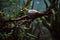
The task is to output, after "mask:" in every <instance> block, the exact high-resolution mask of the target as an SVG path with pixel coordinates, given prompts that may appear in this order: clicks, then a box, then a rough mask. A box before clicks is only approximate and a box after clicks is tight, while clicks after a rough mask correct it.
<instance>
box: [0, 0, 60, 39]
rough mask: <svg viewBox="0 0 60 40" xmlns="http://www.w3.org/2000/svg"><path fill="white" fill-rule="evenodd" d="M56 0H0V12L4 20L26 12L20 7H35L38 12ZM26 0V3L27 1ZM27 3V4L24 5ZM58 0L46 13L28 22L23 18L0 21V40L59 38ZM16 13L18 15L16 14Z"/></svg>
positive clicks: (59, 16) (59, 14) (59, 13)
mask: <svg viewBox="0 0 60 40" xmlns="http://www.w3.org/2000/svg"><path fill="white" fill-rule="evenodd" d="M55 1H56V0H0V13H1V14H3V16H2V18H3V19H4V20H9V19H10V18H11V17H12V18H17V17H18V16H21V15H25V14H28V13H27V12H25V11H24V12H20V10H21V9H24V8H29V9H35V10H37V11H39V12H43V11H46V9H47V8H48V7H49V6H50V5H51V4H53V3H55ZM27 2H28V3H27ZM25 3H27V6H25ZM59 11H60V0H57V3H56V5H55V6H54V7H53V8H52V9H51V10H50V12H49V14H48V15H45V16H42V17H39V18H36V19H35V20H33V21H32V22H31V23H30V24H29V23H28V22H25V24H23V25H21V24H22V23H23V22H24V21H25V20H19V21H13V22H4V23H3V22H1V21H0V39H1V40H59V39H60V38H59V37H60V12H59ZM17 15H18V16H17ZM4 20H2V21H4Z"/></svg>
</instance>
